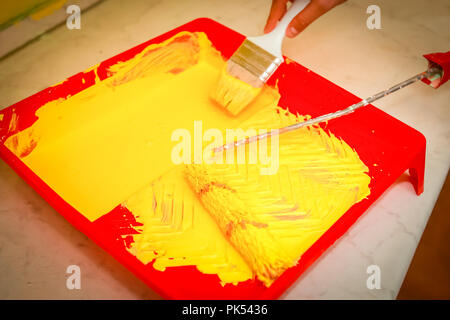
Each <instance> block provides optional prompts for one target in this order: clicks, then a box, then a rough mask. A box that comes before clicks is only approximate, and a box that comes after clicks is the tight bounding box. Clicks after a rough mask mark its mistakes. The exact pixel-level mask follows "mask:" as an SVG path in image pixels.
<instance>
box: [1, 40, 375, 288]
mask: <svg viewBox="0 0 450 320" xmlns="http://www.w3.org/2000/svg"><path fill="white" fill-rule="evenodd" d="M224 66H225V62H224V60H223V58H222V57H221V56H220V54H219V53H218V52H217V51H216V50H215V49H214V48H213V47H212V45H211V43H210V42H209V40H208V39H207V37H206V35H205V34H204V33H189V32H181V33H179V34H177V35H175V36H174V37H172V38H171V39H168V40H166V41H164V42H162V43H160V44H155V45H150V46H148V47H147V48H145V49H144V50H143V51H142V52H141V53H139V54H137V55H136V56H135V57H134V58H132V59H130V60H128V61H126V62H121V63H118V64H116V65H114V66H112V67H111V69H110V72H111V73H112V76H111V77H110V78H108V79H105V80H103V81H97V83H96V84H95V85H93V86H91V87H90V88H88V89H86V90H83V91H82V92H80V93H78V94H76V95H74V96H71V97H68V98H67V99H61V100H57V101H51V102H49V103H47V104H46V105H44V106H42V107H41V108H39V109H38V110H37V112H36V115H37V117H38V120H37V121H36V122H35V123H34V124H33V125H32V126H30V127H29V128H27V129H25V130H22V131H21V132H18V133H16V134H14V135H12V136H11V137H9V138H8V139H7V141H6V142H5V145H6V146H7V147H8V148H9V149H10V150H11V151H12V152H13V153H15V154H16V155H17V156H19V157H20V158H21V160H22V161H23V162H24V163H25V164H26V165H27V166H28V167H30V168H31V169H32V170H33V171H34V172H35V173H36V174H37V175H38V176H39V177H40V178H41V179H42V180H43V181H44V182H46V183H47V184H48V185H49V186H50V187H51V188H52V189H53V190H55V191H56V192H57V193H58V194H59V195H60V196H61V197H62V198H63V199H64V200H65V201H67V202H68V203H69V204H70V205H72V206H73V207H74V208H75V209H77V210H78V211H79V212H80V213H81V214H83V215H84V216H85V217H86V218H88V219H89V220H91V221H93V220H95V219H97V218H99V217H101V216H102V215H104V214H106V213H108V212H109V211H111V210H112V209H113V208H115V207H116V206H117V205H119V204H122V205H124V206H126V207H127V208H128V209H129V210H130V211H131V212H132V213H133V215H134V216H135V218H136V220H137V221H138V222H141V223H142V224H143V226H142V227H138V228H137V230H138V231H139V233H138V234H133V235H132V236H133V239H134V243H133V244H132V246H131V248H130V251H131V252H132V253H133V254H134V255H136V257H137V258H138V259H139V260H140V261H142V262H143V263H149V262H151V261H154V267H155V268H156V269H158V270H164V269H165V268H167V267H173V266H182V265H195V266H197V268H198V269H199V270H200V271H201V272H203V273H208V274H217V275H218V276H219V278H220V280H221V282H222V284H225V283H238V282H241V281H244V280H247V279H250V278H254V277H255V276H256V277H258V278H259V279H260V280H261V281H263V282H264V283H265V284H266V285H270V284H271V283H272V282H273V280H274V279H276V277H277V276H278V275H279V274H281V273H282V272H283V270H285V269H286V268H287V267H289V266H291V265H293V264H295V263H296V261H297V259H298V258H299V257H300V256H301V255H302V254H303V253H304V252H305V251H306V250H307V249H308V248H309V247H310V246H311V245H312V244H313V243H314V241H316V240H317V239H318V238H319V237H320V236H321V235H322V234H323V233H324V232H325V231H326V230H327V229H328V228H329V227H330V226H331V225H332V224H333V223H334V222H335V221H336V220H337V219H339V217H341V216H342V214H344V213H345V212H346V210H347V209H348V208H349V207H350V206H351V205H352V204H354V203H356V202H358V201H360V200H361V199H362V198H364V197H365V196H367V195H368V193H369V189H368V184H369V182H370V178H369V177H368V176H367V175H366V174H365V173H364V172H366V171H367V168H366V167H365V165H364V164H363V163H362V162H361V161H360V159H359V158H358V155H357V154H356V152H355V151H354V150H352V149H351V148H350V147H349V146H348V145H347V144H346V143H345V142H343V141H341V140H340V139H338V138H336V137H335V136H333V135H328V134H327V133H325V132H324V131H323V130H322V129H319V128H310V129H301V130H298V131H295V132H291V133H287V134H283V135H282V136H280V143H279V144H280V167H279V170H278V173H277V174H276V175H273V176H261V175H260V171H259V168H260V166H261V164H255V165H245V164H242V165H209V166H206V165H195V166H189V167H188V168H187V169H186V171H184V170H183V167H180V166H178V167H176V166H175V165H174V164H173V163H172V161H171V151H172V148H173V146H174V145H175V143H176V142H172V141H171V135H172V133H173V132H174V130H176V129H179V128H186V129H188V130H191V131H192V127H193V123H194V121H195V120H202V121H203V130H208V129H209V128H217V129H220V130H224V129H225V128H265V129H271V128H278V127H280V126H283V125H286V124H290V123H293V122H295V121H302V118H301V117H298V118H297V117H295V116H293V115H291V114H289V113H286V111H283V110H281V109H279V108H277V107H276V105H277V102H278V98H279V94H278V92H277V90H276V89H272V88H268V87H265V88H263V89H262V92H261V94H259V95H257V97H256V98H255V99H254V100H253V101H252V102H251V103H250V105H249V106H248V107H247V108H246V109H245V110H243V111H242V112H241V113H240V114H239V116H237V117H233V116H231V115H230V114H229V113H227V112H224V110H223V109H221V108H218V107H217V106H216V104H215V103H214V102H213V101H212V100H211V98H210V93H211V91H212V90H213V89H214V86H215V85H216V83H217V79H218V78H219V77H220V75H221V71H222V69H223V68H224ZM238 87H239V86H238ZM17 121H20V118H19V119H17V116H16V115H15V116H14V119H13V120H12V121H11V123H10V124H11V125H12V126H15V125H16V124H17ZM186 174H187V178H188V179H187V180H186ZM189 184H190V185H191V188H190V187H189Z"/></svg>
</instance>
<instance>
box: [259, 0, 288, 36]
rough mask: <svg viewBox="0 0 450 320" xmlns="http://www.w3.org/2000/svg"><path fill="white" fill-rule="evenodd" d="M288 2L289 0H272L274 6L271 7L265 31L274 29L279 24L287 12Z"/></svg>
mask: <svg viewBox="0 0 450 320" xmlns="http://www.w3.org/2000/svg"><path fill="white" fill-rule="evenodd" d="M287 2H288V0H272V7H271V8H270V13H269V17H268V18H267V22H266V26H265V27H264V33H268V32H270V31H272V30H273V29H274V28H275V27H276V26H277V23H278V21H280V19H281V18H282V17H283V16H284V14H285V13H286V5H287Z"/></svg>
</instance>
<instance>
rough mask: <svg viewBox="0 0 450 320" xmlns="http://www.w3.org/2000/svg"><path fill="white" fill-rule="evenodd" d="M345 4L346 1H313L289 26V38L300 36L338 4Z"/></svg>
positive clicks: (287, 31) (287, 34) (287, 32)
mask: <svg viewBox="0 0 450 320" xmlns="http://www.w3.org/2000/svg"><path fill="white" fill-rule="evenodd" d="M343 2H345V0H341V1H323V0H316V1H314V0H313V1H311V2H310V3H309V4H308V5H307V6H306V7H305V9H303V10H302V11H301V12H300V13H299V14H298V15H297V16H296V17H295V18H294V19H293V20H292V21H291V23H290V24H289V26H288V27H287V29H286V36H287V37H289V38H293V37H295V36H296V35H298V34H299V33H300V32H302V31H303V30H305V28H306V27H307V26H309V25H310V24H311V22H313V21H314V20H316V19H317V18H318V17H320V16H321V15H323V14H324V13H326V12H327V11H329V10H331V9H332V8H334V7H335V6H337V5H338V4H341V3H343Z"/></svg>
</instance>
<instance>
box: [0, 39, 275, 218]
mask: <svg viewBox="0 0 450 320" xmlns="http://www.w3.org/2000/svg"><path fill="white" fill-rule="evenodd" d="M224 65H225V62H224V61H223V59H222V57H221V56H220V54H219V53H218V52H217V51H216V50H215V49H214V48H213V47H212V45H211V43H210V42H209V40H208V39H207V38H206V35H205V34H204V33H188V32H182V33H179V34H177V35H176V36H174V37H173V38H172V39H169V40H167V41H165V42H163V43H161V44H156V45H151V46H148V47H147V48H146V49H145V50H143V51H142V52H141V53H139V54H138V55H136V56H135V57H134V58H133V59H130V60H128V61H126V62H123V63H118V64H116V65H114V66H112V67H111V73H114V74H113V75H112V76H111V77H110V78H108V79H106V80H104V81H99V82H98V83H96V84H95V85H93V86H91V87H89V88H87V89H86V90H83V91H82V92H80V93H78V94H76V95H74V96H72V97H69V98H68V99H65V100H64V99H61V100H57V101H51V102H49V103H47V104H46V105H44V106H42V107H41V108H39V109H38V110H37V112H36V115H37V117H38V120H37V121H36V122H35V123H34V124H33V125H32V126H31V127H29V128H27V129H25V130H23V131H21V132H19V133H18V134H16V135H14V136H12V137H10V138H9V139H8V140H7V141H6V142H5V145H6V146H7V147H8V148H9V149H10V150H11V151H12V152H13V153H15V154H16V155H18V156H21V158H22V160H23V161H24V162H25V163H26V164H27V165H28V166H29V167H30V168H31V169H32V170H33V171H34V172H36V173H37V174H38V175H39V176H40V177H41V178H42V179H43V180H44V181H45V182H46V183H47V184H48V185H49V186H50V187H51V188H52V189H54V190H55V191H56V192H57V193H58V194H59V195H60V196H61V197H62V198H63V199H64V200H66V201H67V202H68V203H69V204H71V205H72V206H73V207H74V208H75V209H77V210H78V211H79V212H81V213H82V214H83V215H85V216H86V217H87V218H88V219H89V220H91V221H93V220H95V219H97V218H99V217H100V216H102V215H104V214H106V213H108V212H109V211H111V210H112V209H113V208H114V207H116V206H117V205H118V204H120V203H122V202H123V201H125V200H126V199H127V198H128V197H129V196H130V195H131V194H133V193H135V192H136V191H137V190H139V189H141V188H142V187H144V186H145V185H147V184H149V183H150V182H151V181H153V180H154V179H156V178H157V177H158V176H160V175H161V174H162V173H164V172H165V171H167V170H169V169H170V168H171V167H172V166H173V163H172V161H171V150H172V147H173V146H174V145H175V142H172V141H171V135H172V132H173V131H174V130H175V129H179V128H186V129H188V130H191V131H192V129H193V121H194V120H203V129H204V130H207V129H208V128H225V127H227V128H234V127H236V126H237V125H238V123H240V122H241V121H242V120H243V119H246V118H248V117H249V116H250V115H251V114H252V113H254V111H255V110H258V109H260V108H261V106H263V105H265V104H267V103H269V102H270V103H272V102H273V99H274V98H275V96H274V94H273V91H274V90H272V89H270V90H269V89H267V90H265V92H266V93H265V94H262V95H260V97H258V99H256V100H255V101H254V103H253V104H252V105H251V106H250V107H249V108H248V109H247V110H246V111H245V112H243V113H241V115H240V117H238V118H236V117H232V116H231V115H229V114H227V113H226V112H224V111H223V110H222V109H220V108H217V107H215V106H213V104H212V102H211V100H210V98H209V94H210V92H211V90H212V88H213V86H214V84H215V83H216V81H217V78H218V76H219V74H220V70H221V69H222V67H223V66H224ZM31 150H32V152H30V151H31Z"/></svg>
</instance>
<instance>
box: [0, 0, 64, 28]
mask: <svg viewBox="0 0 450 320" xmlns="http://www.w3.org/2000/svg"><path fill="white" fill-rule="evenodd" d="M65 2H66V0H20V1H17V0H2V1H1V2H0V26H9V25H10V24H12V23H14V22H18V21H20V20H23V19H24V18H26V17H28V16H30V17H31V18H32V19H34V20H38V19H41V18H43V17H45V16H47V15H49V14H51V13H53V12H54V11H55V10H57V9H59V8H61V7H62V6H63V5H64V3H65Z"/></svg>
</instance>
